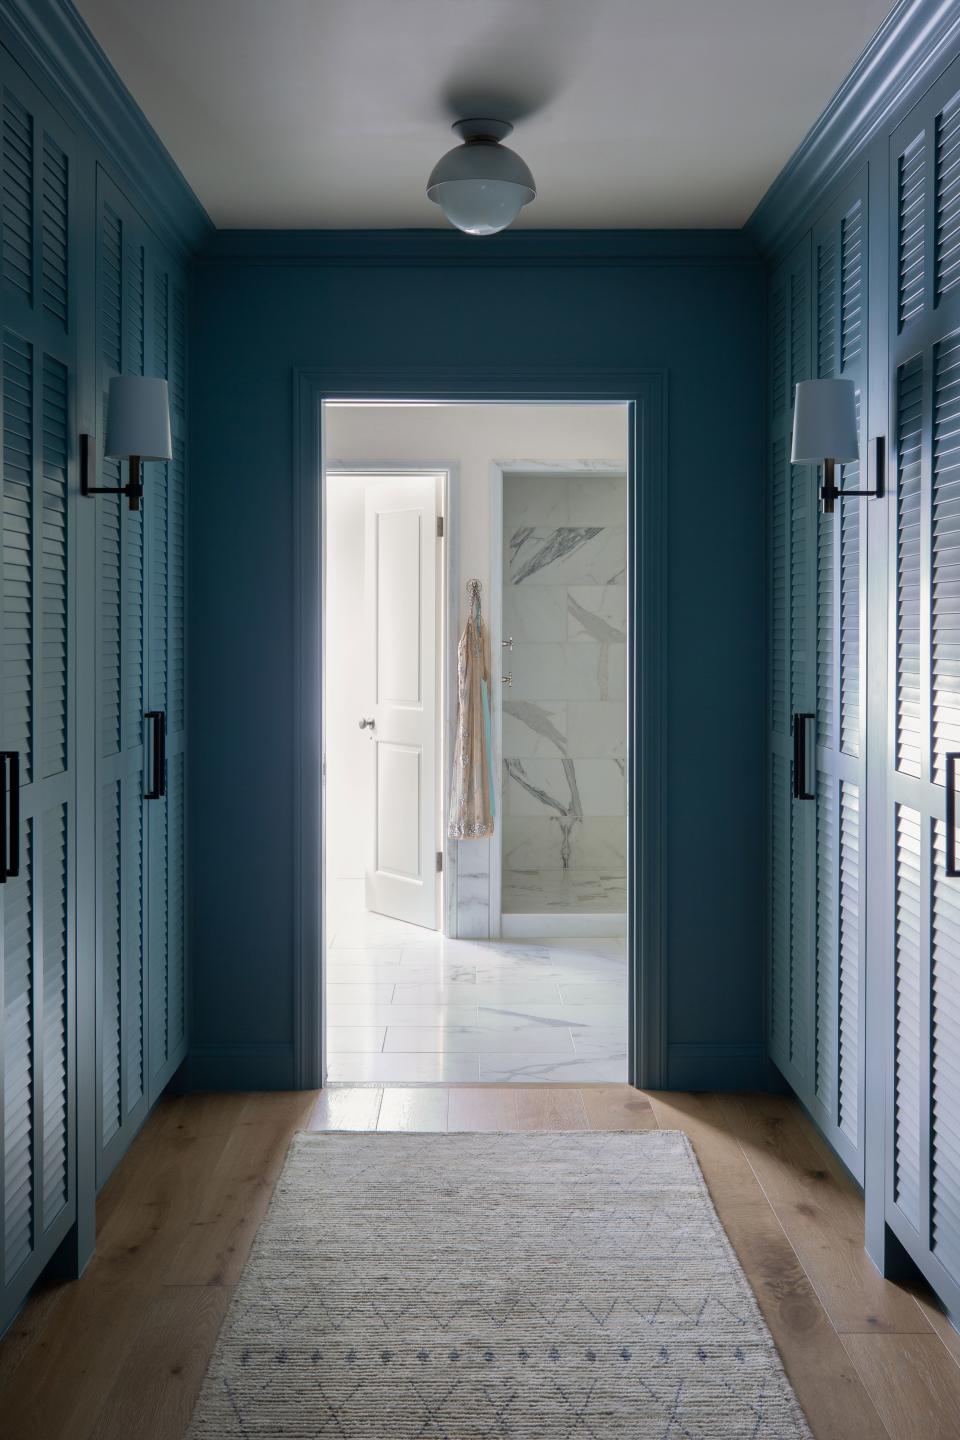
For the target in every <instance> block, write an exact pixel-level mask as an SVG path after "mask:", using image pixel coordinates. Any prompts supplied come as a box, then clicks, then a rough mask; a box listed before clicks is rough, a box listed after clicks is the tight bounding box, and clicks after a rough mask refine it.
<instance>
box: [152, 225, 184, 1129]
mask: <svg viewBox="0 0 960 1440" xmlns="http://www.w3.org/2000/svg"><path fill="white" fill-rule="evenodd" d="M149 290H150V322H151V323H150V333H149V337H148V340H149V343H148V363H149V367H150V371H151V373H152V374H154V375H160V376H164V377H166V379H167V380H168V382H169V388H170V421H171V427H172V431H173V459H172V460H171V461H169V462H168V463H166V464H160V463H156V462H155V463H153V464H150V465H148V466H147V467H146V469H147V482H146V489H147V565H148V574H149V606H148V609H149V621H148V635H149V641H148V664H147V702H148V703H147V709H148V711H159V712H160V713H161V714H162V715H163V716H164V724H165V732H166V745H165V749H166V766H165V774H164V775H163V777H162V781H163V783H162V786H161V787H159V788H162V789H163V790H164V792H165V793H164V794H163V795H162V796H161V797H160V798H159V799H157V800H151V801H149V802H148V806H147V811H148V824H149V844H148V852H149V899H148V914H149V927H150V928H149V935H150V942H149V949H148V976H149V995H150V1002H149V1011H150V1023H149V1040H148V1065H149V1090H150V1101H151V1104H152V1103H153V1100H154V1099H155V1098H156V1096H157V1095H159V1093H160V1091H161V1090H162V1089H163V1087H164V1086H165V1085H166V1084H167V1082H168V1081H169V1079H170V1077H171V1076H172V1075H173V1073H174V1071H175V1070H176V1069H177V1067H178V1066H179V1065H180V1063H181V1062H182V1060H183V1058H184V1056H185V1054H186V970H185V929H186V927H185V917H184V905H185V850H184V844H185V835H184V828H185V813H186V812H185V807H186V744H185V742H186V727H185V718H186V716H185V701H186V655H185V644H184V613H185V582H186V565H185V559H186V530H185V523H186V506H185V498H186V496H185V484H186V451H185V434H186V369H185V355H186V293H185V287H184V283H183V276H182V274H180V273H179V272H178V271H177V270H176V269H175V268H174V267H173V266H172V265H171V264H170V262H169V260H168V259H167V258H166V257H165V256H164V255H163V254H162V253H161V252H158V253H157V255H156V258H155V260H154V261H153V262H152V265H151V274H150V286H149ZM153 761H154V757H153V755H152V753H151V757H150V765H151V773H153V772H154V763H153Z"/></svg>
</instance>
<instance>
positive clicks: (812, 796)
mask: <svg viewBox="0 0 960 1440" xmlns="http://www.w3.org/2000/svg"><path fill="white" fill-rule="evenodd" d="M814 718H815V717H814V716H813V715H812V714H811V713H810V712H809V711H800V710H798V711H797V712H796V714H795V715H794V717H793V798H794V800H816V798H817V796H816V792H815V791H813V790H808V789H807V724H808V722H809V721H811V720H813V719H814Z"/></svg>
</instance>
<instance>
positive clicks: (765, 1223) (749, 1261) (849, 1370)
mask: <svg viewBox="0 0 960 1440" xmlns="http://www.w3.org/2000/svg"><path fill="white" fill-rule="evenodd" d="M650 1099H651V1102H652V1104H653V1108H654V1110H655V1111H656V1114H657V1119H658V1121H659V1123H660V1125H661V1127H662V1128H663V1129H670V1130H683V1131H684V1132H685V1133H686V1134H687V1135H688V1136H689V1138H690V1141H691V1144H692V1145H693V1148H694V1153H695V1154H696V1156H697V1159H698V1161H699V1163H700V1168H701V1170H702V1171H703V1176H704V1179H705V1181H706V1183H707V1188H708V1190H709V1191H710V1195H711V1198H712V1200H713V1203H714V1206H715V1207H716V1211H717V1214H718V1216H719V1217H720V1222H721V1224H722V1225H723V1227H724V1230H725V1231H726V1233H727V1237H728V1239H729V1240H730V1243H731V1245H732V1246H733V1249H734V1251H735V1253H736V1255H737V1258H738V1260H739V1261H740V1264H741V1265H742V1266H743V1269H744V1272H745V1274H746V1276H747V1279H748V1280H749V1282H750V1286H751V1289H752V1290H753V1293H754V1295H755V1296H756V1299H757V1303H758V1305H759V1306H760V1310H761V1312H762V1314H763V1318H764V1320H765V1321H766V1322H767V1325H768V1326H769V1327H770V1333H771V1335H772V1336H773V1339H774V1342H775V1343H776V1346H777V1349H778V1350H779V1352H780V1357H781V1359H782V1360H783V1364H784V1369H785V1370H786V1372H787V1375H788V1377H789V1379H790V1383H791V1384H792V1385H793V1387H794V1389H795V1391H796V1393H797V1398H798V1400H799V1401H800V1404H801V1405H802V1406H803V1409H804V1412H805V1414H806V1416H807V1419H808V1421H809V1423H810V1428H811V1429H812V1430H813V1433H814V1435H815V1437H816V1440H828V1437H829V1440H880V1437H886V1433H887V1432H886V1430H885V1428H884V1425H883V1423H882V1421H881V1419H880V1416H879V1414H878V1412H877V1409H876V1407H875V1406H874V1405H873V1403H872V1401H871V1399H870V1396H869V1394H868V1392H867V1389H866V1387H865V1386H864V1384H863V1383H862V1381H861V1379H860V1376H859V1374H858V1372H857V1369H856V1367H855V1365H854V1364H853V1362H852V1360H851V1359H850V1356H849V1355H848V1354H847V1353H846V1351H845V1350H844V1347H843V1343H842V1341H841V1339H840V1337H839V1335H838V1334H837V1332H836V1330H835V1328H834V1326H833V1325H832V1324H831V1322H830V1319H829V1317H828V1315H827V1314H826V1311H825V1310H824V1308H823V1305H822V1304H821V1302H820V1299H819V1297H818V1295H817V1292H816V1290H815V1289H814V1287H813V1285H812V1284H811V1283H810V1280H809V1278H808V1277H807V1274H806V1272H805V1271H804V1269H803V1266H802V1265H801V1263H800V1260H799V1258H798V1257H797V1254H796V1251H795V1250H794V1248H793V1246H792V1245H791V1244H790V1241H789V1240H788V1238H787V1236H786V1235H785V1233H784V1231H783V1227H782V1226H781V1224H780V1222H779V1220H778V1219H777V1216H776V1215H775V1213H774V1211H773V1208H772V1206H771V1205H770V1203H769V1201H768V1200H767V1198H766V1196H765V1195H764V1193H763V1191H762V1189H761V1187H760V1184H759V1182H758V1181H757V1177H756V1175H755V1174H754V1173H753V1170H752V1169H751V1167H750V1165H749V1164H748V1162H747V1159H746V1157H745V1155H744V1154H743V1151H742V1149H741V1147H740V1144H739V1142H738V1140H737V1139H736V1137H735V1136H734V1135H732V1134H731V1133H730V1132H729V1131H728V1130H727V1129H725V1128H724V1119H723V1117H724V1110H723V1104H722V1100H723V1097H720V1096H717V1095H686V1094H684V1095H675V1094H664V1093H656V1092H655V1093H652V1094H651V1096H650Z"/></svg>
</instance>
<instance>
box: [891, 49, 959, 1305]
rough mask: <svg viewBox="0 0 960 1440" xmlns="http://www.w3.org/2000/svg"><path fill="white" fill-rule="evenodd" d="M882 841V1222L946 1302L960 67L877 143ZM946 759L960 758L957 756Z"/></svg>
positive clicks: (953, 1217) (951, 1171) (952, 1028)
mask: <svg viewBox="0 0 960 1440" xmlns="http://www.w3.org/2000/svg"><path fill="white" fill-rule="evenodd" d="M891 162H892V184H893V194H894V195H895V197H896V213H895V216H894V226H893V233H892V236H891V246H892V254H893V255H894V256H895V257H896V264H895V265H894V266H893V267H892V269H893V285H894V293H893V296H892V301H893V304H892V333H891V360H892V366H891V376H890V384H891V403H890V412H891V416H892V420H891V426H892V430H893V434H892V436H891V447H890V448H891V455H890V476H889V478H890V485H891V495H890V501H889V502H888V503H890V504H891V506H892V514H891V522H892V523H891V531H892V534H891V542H890V543H891V555H890V560H891V575H892V577H893V580H892V588H893V595H892V604H891V630H890V654H891V657H892V663H891V694H890V705H891V715H892V722H893V723H892V726H891V727H888V728H890V729H891V730H892V739H891V753H890V755H889V756H888V758H887V768H886V780H887V783H886V793H887V814H886V823H887V824H888V825H889V826H890V831H891V835H892V839H893V844H894V872H895V873H894V876H893V880H894V884H893V887H892V890H893V893H892V897H891V901H890V909H889V913H888V914H887V916H886V926H887V933H888V936H889V941H890V946H891V950H892V955H893V970H894V979H895V1012H894V1017H893V1022H894V1023H893V1025H892V1027H891V1028H892V1033H891V1045H892V1054H891V1056H890V1065H889V1066H888V1073H889V1084H890V1089H889V1095H888V1106H887V1125H888V1131H887V1138H888V1147H887V1148H888V1169H887V1197H886V1211H887V1219H888V1222H889V1223H890V1225H891V1226H892V1228H893V1229H894V1230H895V1232H896V1234H897V1235H898V1236H899V1238H900V1239H901V1241H902V1242H903V1243H904V1245H905V1246H906V1248H907V1249H908V1251H909V1252H910V1253H911V1254H912V1255H913V1256H914V1258H915V1259H916V1260H917V1261H918V1263H919V1264H920V1265H921V1268H922V1269H924V1270H925V1271H926V1273H927V1274H928V1275H929V1276H930V1278H931V1280H932V1283H933V1284H934V1286H935V1288H936V1289H937V1291H938V1293H939V1294H940V1295H941V1296H942V1298H943V1299H944V1300H945V1301H946V1302H947V1304H948V1305H949V1306H950V1308H951V1309H956V1308H957V1307H958V1306H960V879H956V878H953V877H952V876H950V875H948V873H947V865H946V861H947V854H946V850H947V844H946V842H947V837H946V834H945V829H944V820H945V798H946V789H945V778H946V771H947V764H948V757H949V756H950V755H952V754H954V755H955V754H957V753H958V752H960V67H958V66H956V65H955V66H954V67H953V68H952V71H950V72H948V74H947V75H946V76H945V77H944V79H943V80H942V81H941V82H939V83H938V85H937V86H936V87H934V89H933V91H932V92H931V93H930V95H929V97H928V98H927V99H926V100H925V101H924V102H923V105H922V106H921V107H918V109H917V110H916V111H915V112H913V114H912V115H911V116H910V117H908V119H907V120H906V121H905V122H904V123H903V125H901V126H900V128H899V130H898V131H897V132H896V133H895V135H894V136H893V137H892V142H891ZM958 764H960V761H958Z"/></svg>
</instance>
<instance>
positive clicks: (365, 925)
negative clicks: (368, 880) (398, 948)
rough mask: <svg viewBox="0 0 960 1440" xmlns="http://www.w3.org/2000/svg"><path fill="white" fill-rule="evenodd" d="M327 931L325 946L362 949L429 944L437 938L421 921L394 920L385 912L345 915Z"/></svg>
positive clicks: (336, 948)
mask: <svg viewBox="0 0 960 1440" xmlns="http://www.w3.org/2000/svg"><path fill="white" fill-rule="evenodd" d="M332 932H333V933H332V934H330V933H329V930H328V935H327V947H328V948H332V949H335V950H363V949H366V948H367V947H369V946H371V945H377V946H379V945H402V944H403V943H404V942H406V943H407V944H411V943H416V944H423V945H428V944H432V943H435V942H436V939H437V932H436V931H435V930H425V929H424V928H423V927H422V926H420V925H408V924H407V922H406V921H405V920H393V919H391V918H390V916H388V915H374V914H371V913H366V914H355V915H352V916H349V917H344V918H343V919H342V920H340V921H339V923H338V922H336V921H335V922H334V924H333V926H332Z"/></svg>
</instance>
